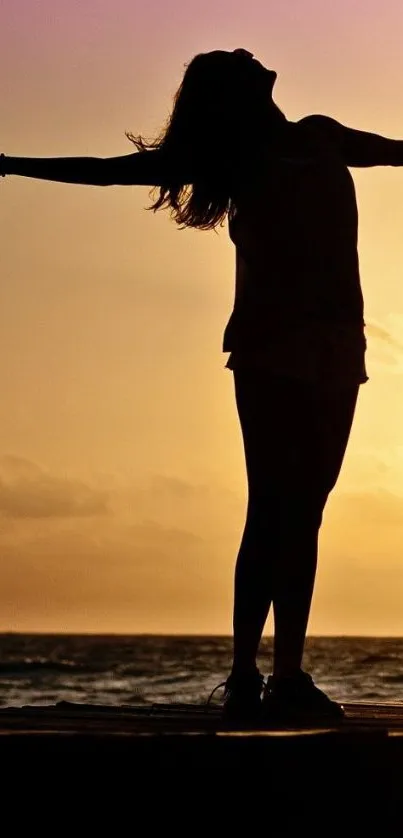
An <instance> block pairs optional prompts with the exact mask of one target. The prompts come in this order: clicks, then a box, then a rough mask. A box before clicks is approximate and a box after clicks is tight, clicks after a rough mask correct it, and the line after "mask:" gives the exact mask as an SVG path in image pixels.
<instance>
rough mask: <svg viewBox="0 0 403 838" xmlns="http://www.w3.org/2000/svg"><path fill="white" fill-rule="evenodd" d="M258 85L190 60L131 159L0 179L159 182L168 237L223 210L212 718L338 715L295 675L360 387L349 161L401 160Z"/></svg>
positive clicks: (389, 148) (260, 76) (392, 147)
mask: <svg viewBox="0 0 403 838" xmlns="http://www.w3.org/2000/svg"><path fill="white" fill-rule="evenodd" d="M275 79H276V74H275V72H274V71H272V70H268V69H266V68H265V67H263V65H262V64H261V63H260V62H258V61H256V59H254V58H253V56H252V54H251V53H248V52H247V51H246V50H235V51H234V52H233V53H229V52H224V51H214V52H212V53H206V54H203V55H199V56H196V57H195V58H194V59H193V61H192V62H191V63H190V64H189V66H188V67H187V70H186V72H185V75H184V79H183V82H182V85H181V87H180V89H179V91H178V93H177V95H176V97H175V107H174V110H173V114H172V116H171V119H170V122H169V125H168V127H167V129H166V131H165V133H164V135H163V136H162V138H160V139H159V140H158V141H156V142H154V143H150V144H148V145H149V147H148V149H147V148H146V144H145V143H144V142H143V141H141V140H134V142H135V143H136V145H137V147H138V148H140V149H142V150H140V151H138V152H137V153H135V154H130V155H124V156H123V157H114V158H109V159H97V158H85V157H84V158H78V157H75V158H53V159H33V158H18V157H3V158H2V160H1V165H2V173H3V174H17V175H23V176H26V177H35V178H42V179H46V180H55V181H63V182H66V183H81V184H90V185H99V186H107V185H112V184H127V185H133V184H138V185H141V184H142V185H149V186H159V187H160V198H159V200H158V201H157V204H155V205H154V208H157V209H158V208H160V207H161V206H164V205H165V206H167V207H170V208H171V210H172V212H173V215H174V218H175V221H177V222H178V223H182V224H183V225H184V226H185V227H186V226H189V227H195V228H199V229H212V228H213V227H214V226H216V224H217V223H219V222H221V221H223V219H224V218H225V217H226V216H227V215H228V221H229V233H230V236H231V239H232V241H233V242H234V244H235V247H236V287H235V302H234V308H233V312H232V314H231V317H230V320H229V322H228V324H227V327H226V329H225V334H224V342H223V350H224V351H226V352H230V353H231V354H230V357H229V360H228V364H227V366H228V367H229V368H230V369H232V370H233V374H234V385H235V397H236V406H237V410H238V414H239V419H240V425H241V430H242V434H243V442H244V448H245V460H246V470H247V478H248V506H247V515H246V524H245V530H244V534H243V538H242V542H241V546H240V550H239V555H238V559H237V564H236V573H235V602H234V660H233V667H232V671H231V674H230V676H229V678H228V680H227V682H226V690H225V707H224V712H225V715H226V716H227V717H228V718H240V719H247V718H252V719H253V718H254V719H258V718H262V714H263V718H266V719H267V718H272V719H276V718H281V719H294V720H295V721H298V720H301V719H303V718H305V719H306V718H307V717H309V716H310V715H311V716H315V717H316V718H317V717H326V718H331V719H335V720H337V719H340V718H341V717H342V715H343V711H342V709H341V707H340V706H339V705H338V704H337V703H336V702H333V701H330V700H329V699H328V698H327V696H326V695H325V694H324V693H323V692H321V691H320V690H319V689H318V688H317V687H315V685H314V684H313V681H312V679H311V678H310V677H309V676H308V675H307V674H306V673H304V672H303V671H302V669H301V666H302V655H303V649H304V641H305V635H306V629H307V622H308V617H309V611H310V605H311V598H312V592H313V586H314V580H315V572H316V564H317V552H318V534H319V529H320V526H321V522H322V516H323V511H324V508H325V504H326V501H327V498H328V496H329V493H330V492H331V490H332V489H333V488H334V486H335V484H336V481H337V478H338V475H339V472H340V469H341V466H342V463H343V458H344V454H345V451H346V446H347V442H348V439H349V434H350V430H351V425H352V421H353V417H354V412H355V407H356V402H357V396H358V391H359V386H360V384H362V383H364V382H365V381H366V380H367V374H366V369H365V350H366V342H365V336H364V326H365V323H364V307H363V298H362V293H361V286H360V276H359V266H358V255H357V222H358V214H357V205H356V198H355V190H354V183H353V180H352V177H351V174H350V172H349V171H348V167H351V166H360V167H367V166H378V165H391V166H401V165H403V142H402V141H400V140H392V139H387V138H384V137H380V136H378V135H376V134H370V133H367V132H362V131H357V130H354V129H351V128H347V127H345V126H343V125H341V124H340V123H339V122H337V121H336V120H334V119H332V118H330V117H327V116H323V115H312V116H308V117H305V118H304V119H301V120H299V121H298V122H291V121H289V120H287V119H286V117H285V116H284V114H283V113H282V112H281V111H280V109H279V108H278V106H277V105H276V104H275V103H274V101H273V99H272V89H273V85H274V82H275ZM248 132H249V141H248V142H246V141H245V134H246V135H248ZM150 149H151V150H150ZM189 185H191V186H192V191H191V193H190V198H189V192H188V191H187V187H188V186H189ZM271 605H273V610H274V620H275V638H274V666H273V675H272V676H271V677H270V678H268V681H267V683H266V685H265V687H264V689H263V686H264V685H263V677H262V675H261V674H260V672H259V671H258V670H257V668H256V655H257V650H258V646H259V642H260V639H261V635H262V632H263V628H264V626H265V623H266V620H267V616H268V612H269V609H270V607H271ZM262 690H263V698H262Z"/></svg>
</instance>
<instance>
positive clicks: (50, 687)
mask: <svg viewBox="0 0 403 838" xmlns="http://www.w3.org/2000/svg"><path fill="white" fill-rule="evenodd" d="M231 648H232V641H231V638H230V637H195V636H191V637H184V636H171V637H159V636H155V635H153V636H149V635H131V636H127V635H125V636H122V635H68V634H64V635H45V634H42V635H41V634H0V706H2V707H20V706H22V705H27V704H30V705H40V704H41V705H45V704H54V703H55V702H58V701H70V702H76V703H79V704H89V703H91V704H107V705H123V704H126V705H127V704H129V705H142V704H150V703H151V704H152V703H154V702H163V703H174V702H179V703H186V704H187V703H203V702H205V701H206V700H207V698H208V696H209V693H210V692H211V690H213V688H214V687H215V686H217V684H219V683H220V682H222V681H224V680H225V678H226V677H227V675H228V673H229V668H230V664H231ZM271 659H272V640H271V638H264V640H263V642H262V647H261V655H260V659H259V666H260V668H261V671H262V672H263V673H264V675H267V674H270V670H271ZM304 669H305V670H306V671H308V672H310V673H311V674H312V676H313V678H314V680H315V682H316V683H317V685H318V686H319V687H321V689H324V690H325V691H326V692H327V694H328V695H329V696H330V697H332V698H335V699H338V700H340V701H343V700H344V701H346V702H347V701H350V702H355V701H377V702H401V701H403V638H393V637H391V638H387V637H384V638H376V637H373V638H371V637H309V638H308V639H307V642H306V650H305V658H304ZM221 695H222V693H221ZM216 696H217V700H218V701H219V700H220V691H217V693H216Z"/></svg>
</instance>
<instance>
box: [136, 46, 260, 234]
mask: <svg viewBox="0 0 403 838" xmlns="http://www.w3.org/2000/svg"><path fill="white" fill-rule="evenodd" d="M185 66H186V71H185V73H184V76H183V79H182V82H181V84H180V86H179V88H178V90H177V92H176V94H175V96H174V102H173V109H172V112H171V114H170V116H169V118H168V120H167V123H166V125H165V126H164V128H163V129H162V131H161V133H160V134H159V136H158V137H157V138H156V139H155V140H151V141H150V142H146V141H145V140H144V139H143V138H142V137H141V136H134V135H133V134H131V133H129V132H125V133H126V136H127V137H128V139H129V140H131V142H133V143H134V145H135V146H136V148H137V150H138V151H148V150H151V149H159V150H160V151H161V152H163V154H164V157H165V155H166V160H167V170H168V171H169V163H170V162H171V163H172V172H173V174H172V180H171V181H170V182H168V183H165V184H163V185H161V186H159V187H158V188H159V190H160V194H159V197H158V199H157V200H156V201H155V203H153V204H152V206H150V207H147V209H149V210H154V212H156V211H157V210H158V209H162V208H164V207H165V208H170V210H171V213H170V214H171V217H172V218H173V219H174V220H175V222H176V223H177V224H180V225H182V227H181V229H183V228H185V227H196V228H199V229H200V230H210V229H214V228H215V227H216V226H217V225H220V226H221V227H222V226H223V223H224V220H225V217H226V215H227V212H230V209H231V203H232V202H231V192H232V189H231V186H232V183H233V179H234V175H235V176H236V182H237V183H239V182H240V181H241V179H242V177H243V175H246V174H247V176H248V179H249V178H251V177H252V176H253V171H252V170H253V169H254V168H256V164H257V163H258V159H259V147H260V148H263V147H264V146H266V147H267V142H268V135H269V126H270V123H271V116H270V114H271V111H272V109H273V102H272V100H271V95H270V94H271V92H269V89H268V83H267V79H266V77H265V72H266V71H265V70H264V69H263V68H262V67H261V65H259V64H258V63H255V62H253V61H252V60H251V59H250V58H247V57H245V56H244V55H240V54H238V53H231V52H224V51H219V50H217V51H214V52H208V53H200V54H199V55H196V56H195V57H194V58H193V59H192V60H191V61H190V63H189V64H186V65H185ZM175 171H176V172H179V173H180V172H181V171H182V172H197V173H200V179H199V180H197V176H196V177H195V178H194V179H193V180H192V183H191V184H183V183H179V184H178V182H175ZM155 188H156V187H153V189H155ZM152 191H153V190H152Z"/></svg>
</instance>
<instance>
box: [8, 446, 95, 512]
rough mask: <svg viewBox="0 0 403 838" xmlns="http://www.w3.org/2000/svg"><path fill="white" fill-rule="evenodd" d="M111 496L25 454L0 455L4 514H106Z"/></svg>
mask: <svg viewBox="0 0 403 838" xmlns="http://www.w3.org/2000/svg"><path fill="white" fill-rule="evenodd" d="M107 500H108V493H107V492H105V491H100V490H99V489H94V488H92V487H90V486H87V485H86V484H85V483H83V482H82V481H80V480H74V479H71V478H67V477H65V478H61V477H56V476H54V475H52V474H49V473H48V472H47V471H46V470H45V469H43V468H42V467H41V466H39V465H37V464H36V463H33V462H31V461H30V460H26V459H24V458H23V457H15V456H13V455H5V456H3V457H0V515H2V516H4V517H6V518H12V519H21V518H36V519H37V518H72V517H85V516H89V515H105V514H106V513H107V512H108V506H107Z"/></svg>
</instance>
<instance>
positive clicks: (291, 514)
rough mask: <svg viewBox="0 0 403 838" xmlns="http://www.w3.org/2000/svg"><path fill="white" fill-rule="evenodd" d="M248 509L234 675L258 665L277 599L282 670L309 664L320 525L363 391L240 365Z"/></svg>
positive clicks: (238, 575) (278, 667)
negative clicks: (326, 387) (322, 387)
mask: <svg viewBox="0 0 403 838" xmlns="http://www.w3.org/2000/svg"><path fill="white" fill-rule="evenodd" d="M234 381H235V394H236V402H237V408H238V414H239V418H240V422H241V428H242V434H243V440H244V448H245V458H246V469H247V477H248V510H247V518H246V524H245V531H244V534H243V538H242V542H241V546H240V550H239V554H238V559H237V565H236V571H235V602H234V671H238V672H248V671H251V670H252V669H253V668H254V667H255V660H256V654H257V650H258V646H259V642H260V637H261V634H262V631H263V628H264V624H265V622H266V619H267V614H268V611H269V608H270V604H271V601H273V605H274V615H275V674H276V675H279V676H283V675H289V674H292V673H294V672H295V671H296V670H299V668H300V666H301V659H302V653H303V647H304V640H305V634H306V627H307V622H308V616H309V610H310V604H311V598H312V591H313V585H314V579H315V572H316V563H317V547H318V531H319V527H320V524H321V519H322V512H323V509H324V506H325V503H326V499H327V496H328V494H329V492H330V490H331V489H332V488H333V486H334V485H335V483H336V480H337V476H338V473H339V471H340V468H341V464H342V461H343V456H344V452H345V448H346V445H347V441H348V437H349V433H350V429H351V424H352V419H353V415H354V409H355V404H356V399H357V393H358V387H353V388H348V389H345V390H343V391H338V393H335V392H334V393H331V392H330V393H324V392H323V391H322V392H320V391H318V390H317V389H315V388H314V387H313V386H311V385H309V384H307V383H304V382H300V381H297V380H294V379H291V378H290V379H287V378H283V377H276V376H268V375H267V373H265V372H264V371H262V370H256V369H250V370H242V371H241V370H236V371H235V372H234Z"/></svg>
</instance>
